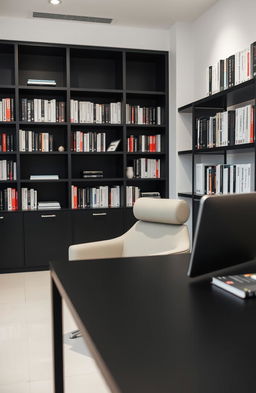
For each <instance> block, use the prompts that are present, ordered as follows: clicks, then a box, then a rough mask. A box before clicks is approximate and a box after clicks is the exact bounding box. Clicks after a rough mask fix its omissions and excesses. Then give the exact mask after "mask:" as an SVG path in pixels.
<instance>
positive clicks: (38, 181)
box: [20, 179, 68, 183]
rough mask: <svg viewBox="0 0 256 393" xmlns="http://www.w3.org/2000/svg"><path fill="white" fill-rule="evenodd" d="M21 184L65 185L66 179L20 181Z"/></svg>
mask: <svg viewBox="0 0 256 393" xmlns="http://www.w3.org/2000/svg"><path fill="white" fill-rule="evenodd" d="M20 182H21V183H67V182H68V179H47V180H45V179H42V180H31V179H21V180H20Z"/></svg>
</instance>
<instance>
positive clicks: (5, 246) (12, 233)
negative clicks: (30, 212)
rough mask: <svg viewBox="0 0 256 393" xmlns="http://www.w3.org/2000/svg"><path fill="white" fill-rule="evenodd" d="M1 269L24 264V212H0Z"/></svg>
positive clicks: (18, 266)
mask: <svg viewBox="0 0 256 393" xmlns="http://www.w3.org/2000/svg"><path fill="white" fill-rule="evenodd" d="M0 250H1V256H0V269H15V268H20V267H23V266H24V248H23V218H22V213H17V212H12V213H11V212H10V213H1V212H0Z"/></svg>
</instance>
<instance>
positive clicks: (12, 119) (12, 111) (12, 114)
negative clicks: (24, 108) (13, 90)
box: [11, 98, 14, 121]
mask: <svg viewBox="0 0 256 393" xmlns="http://www.w3.org/2000/svg"><path fill="white" fill-rule="evenodd" d="M11 121H14V99H13V98H11Z"/></svg>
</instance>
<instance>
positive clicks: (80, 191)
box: [71, 186, 120, 209]
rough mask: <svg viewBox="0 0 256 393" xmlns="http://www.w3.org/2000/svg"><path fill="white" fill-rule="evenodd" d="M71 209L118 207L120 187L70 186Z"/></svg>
mask: <svg viewBox="0 0 256 393" xmlns="http://www.w3.org/2000/svg"><path fill="white" fill-rule="evenodd" d="M71 201H72V209H85V208H108V207H120V186H110V187H109V186H99V187H86V188H79V187H77V186H71Z"/></svg>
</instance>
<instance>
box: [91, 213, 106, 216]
mask: <svg viewBox="0 0 256 393" xmlns="http://www.w3.org/2000/svg"><path fill="white" fill-rule="evenodd" d="M92 215H93V216H106V215H107V213H92Z"/></svg>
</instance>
